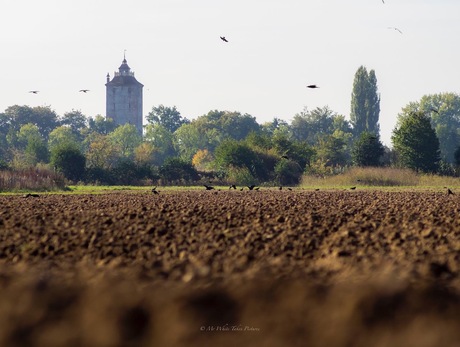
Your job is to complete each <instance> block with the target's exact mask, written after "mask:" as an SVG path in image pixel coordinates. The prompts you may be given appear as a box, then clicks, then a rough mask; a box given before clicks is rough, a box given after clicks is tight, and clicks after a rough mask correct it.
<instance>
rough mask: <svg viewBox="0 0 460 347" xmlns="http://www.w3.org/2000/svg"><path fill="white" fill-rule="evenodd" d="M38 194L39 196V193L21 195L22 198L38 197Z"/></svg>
mask: <svg viewBox="0 0 460 347" xmlns="http://www.w3.org/2000/svg"><path fill="white" fill-rule="evenodd" d="M39 196H40V195H38V194H31V193H27V194H25V195H23V196H22V197H23V198H31V197H32V198H38V197H39Z"/></svg>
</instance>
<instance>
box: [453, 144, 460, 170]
mask: <svg viewBox="0 0 460 347" xmlns="http://www.w3.org/2000/svg"><path fill="white" fill-rule="evenodd" d="M454 159H455V165H457V166H460V146H458V147H457V149H456V150H455V152H454Z"/></svg>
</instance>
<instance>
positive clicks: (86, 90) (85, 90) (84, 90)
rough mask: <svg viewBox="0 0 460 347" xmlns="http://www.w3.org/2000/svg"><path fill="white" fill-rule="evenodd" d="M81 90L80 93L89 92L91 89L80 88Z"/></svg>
mask: <svg viewBox="0 0 460 347" xmlns="http://www.w3.org/2000/svg"><path fill="white" fill-rule="evenodd" d="M79 92H80V93H81V92H83V93H87V92H89V89H80V90H79Z"/></svg>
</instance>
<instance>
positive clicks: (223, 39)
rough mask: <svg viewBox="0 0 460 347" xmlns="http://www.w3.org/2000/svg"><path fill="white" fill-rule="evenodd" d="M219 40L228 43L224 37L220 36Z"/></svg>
mask: <svg viewBox="0 0 460 347" xmlns="http://www.w3.org/2000/svg"><path fill="white" fill-rule="evenodd" d="M220 39H221V40H222V41H224V42H228V41H227V39H226V38H225V36H221V37H220Z"/></svg>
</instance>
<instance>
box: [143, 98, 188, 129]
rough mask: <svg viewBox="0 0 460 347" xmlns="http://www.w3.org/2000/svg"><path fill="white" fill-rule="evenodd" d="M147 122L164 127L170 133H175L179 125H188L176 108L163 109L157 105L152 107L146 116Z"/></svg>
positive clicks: (163, 107)
mask: <svg viewBox="0 0 460 347" xmlns="http://www.w3.org/2000/svg"><path fill="white" fill-rule="evenodd" d="M146 118H147V122H149V123H150V124H154V125H155V124H159V125H162V126H163V127H165V128H166V129H167V130H168V131H170V132H171V133H173V132H175V131H176V130H177V129H178V128H180V126H181V125H183V124H187V123H190V121H189V120H188V119H186V118H184V117H182V116H181V114H180V112H179V111H178V110H177V109H176V106H173V107H165V106H163V105H159V106H157V107H153V108H152V111H150V112H149V114H148V115H147V117H146Z"/></svg>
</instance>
